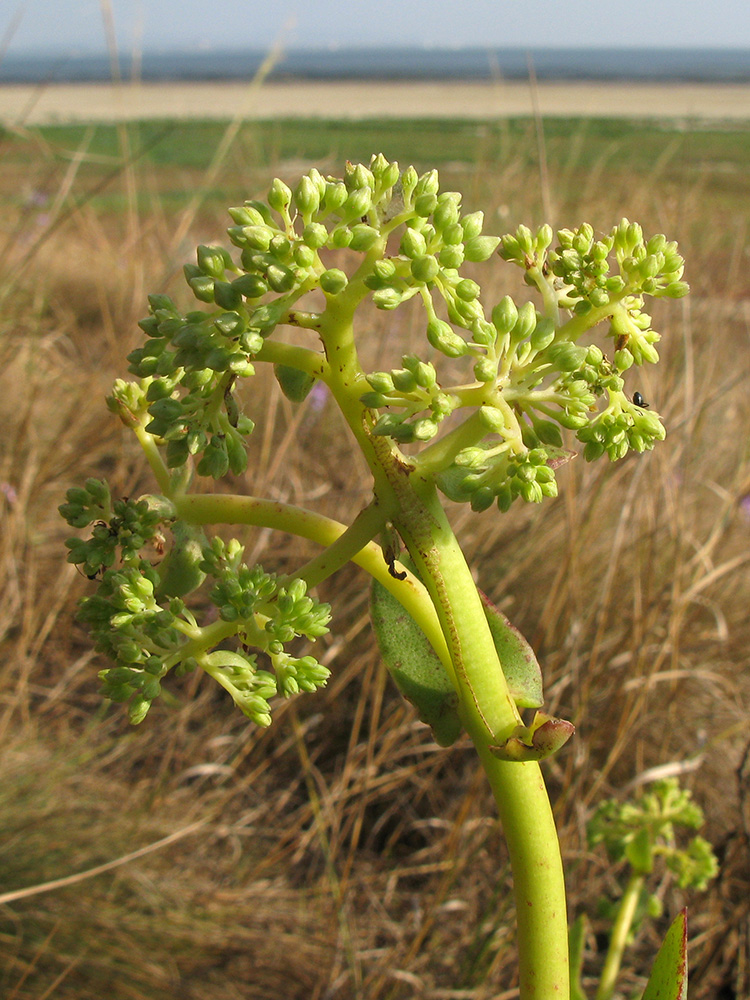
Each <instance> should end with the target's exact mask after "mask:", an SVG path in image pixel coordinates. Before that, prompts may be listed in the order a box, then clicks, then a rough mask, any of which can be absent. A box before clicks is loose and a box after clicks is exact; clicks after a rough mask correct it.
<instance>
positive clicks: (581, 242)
mask: <svg viewBox="0 0 750 1000" xmlns="http://www.w3.org/2000/svg"><path fill="white" fill-rule="evenodd" d="M230 215H231V218H232V222H233V225H232V226H231V227H230V228H229V230H228V234H229V238H230V240H231V243H232V244H233V248H234V249H229V248H225V247H221V246H200V247H199V248H198V251H197V257H196V262H195V263H193V264H188V265H186V266H185V269H184V270H185V278H186V281H187V284H188V286H189V288H190V290H191V292H192V294H193V296H194V297H195V299H197V300H198V303H199V307H198V308H195V309H188V310H187V311H184V310H183V309H181V308H180V307H179V306H178V305H177V304H176V302H175V301H174V300H173V299H172V298H170V297H169V296H167V295H152V296H150V297H149V305H150V313H149V315H148V316H147V317H146V318H145V319H143V320H142V321H141V323H140V326H141V329H142V330H143V332H144V334H145V335H146V339H145V342H144V343H143V345H142V346H141V347H138V348H137V349H136V350H134V351H132V352H131V354H130V355H129V358H128V360H129V364H130V372H131V373H132V374H133V375H134V376H136V379H137V381H124V380H118V381H117V382H116V383H115V386H114V388H113V391H112V394H111V396H110V397H109V398H108V405H109V407H110V408H111V409H112V410H113V411H114V412H116V413H117V414H118V415H119V416H120V418H121V419H122V421H123V422H124V423H125V424H126V425H127V426H129V427H131V428H132V429H133V430H135V431H136V433H137V435H138V436H139V439H140V440H141V443H142V444H144V447H146V448H147V450H148V448H152V449H155V450H157V451H158V452H160V454H161V455H162V456H163V457H162V461H163V466H164V468H165V473H164V477H162V481H161V482H160V487H161V489H162V492H163V493H164V494H165V495H166V500H165V498H164V497H162V498H161V500H160V501H159V502H156V501H154V502H149V501H148V500H143V499H141V500H139V501H130V500H115V501H112V500H111V498H110V496H109V491H108V489H107V487H106V484H101V483H99V482H98V481H96V480H89V482H88V483H87V485H86V487H85V489H74V490H71V491H69V493H68V502H67V503H66V504H63V506H62V507H61V511H62V513H63V515H64V516H65V517H66V519H67V520H68V522H69V523H70V524H71V525H72V526H74V527H76V528H82V527H86V526H88V525H92V526H93V527H92V532H91V537H90V538H89V539H88V540H85V541H84V540H81V539H79V538H76V539H71V540H70V542H69V543H68V544H69V547H70V554H69V559H70V561H72V562H74V563H75V564H77V565H78V566H80V567H81V568H82V570H83V572H84V573H85V574H86V575H87V576H89V577H96V578H97V579H98V580H99V584H98V588H99V589H98V593H97V594H96V595H95V596H94V597H90V598H86V599H85V600H84V601H83V603H82V609H81V617H82V618H83V619H84V620H85V621H87V622H88V623H89V625H90V627H91V628H92V631H93V632H94V635H95V636H96V639H97V643H98V646H99V648H100V649H101V650H102V651H103V652H106V653H107V654H108V655H109V656H111V657H112V658H113V659H114V660H115V661H116V664H117V666H116V667H113V668H111V669H110V670H106V671H104V672H103V674H102V676H103V679H104V692H105V694H106V695H107V696H108V697H110V698H112V699H114V700H117V701H129V703H130V713H131V718H133V719H134V721H138V720H139V719H141V718H143V716H144V715H145V712H146V711H147V709H148V706H149V705H150V703H151V701H152V699H153V697H155V696H156V694H158V693H159V687H160V683H161V680H162V678H163V677H164V675H165V674H166V673H167V672H168V671H169V670H170V669H172V668H175V669H178V670H187V669H190V668H191V667H194V666H195V665H196V664H198V665H200V666H201V667H202V668H203V669H204V670H205V671H206V672H208V673H210V674H211V675H212V676H214V677H215V678H216V679H217V680H218V681H219V683H221V684H222V685H223V686H224V687H225V688H227V690H229V691H230V693H231V694H232V696H233V697H234V699H235V701H237V703H238V704H239V705H240V706H241V707H242V708H243V711H246V712H247V714H249V715H250V716H252V717H253V718H255V719H256V721H258V722H260V723H262V724H267V723H268V721H269V720H270V715H269V712H270V709H269V706H268V699H269V698H270V697H271V696H272V695H274V694H275V693H277V692H280V693H282V694H285V695H288V694H291V693H295V692H296V691H297V690H310V689H313V688H315V687H317V686H318V685H320V684H322V683H324V681H325V677H326V676H327V671H326V670H325V669H324V668H323V667H321V666H320V665H319V664H317V662H316V661H315V660H313V659H312V658H311V657H309V656H303V657H301V658H297V659H295V658H294V657H293V656H291V654H289V653H287V652H286V651H285V649H284V647H285V645H286V644H287V643H288V642H290V641H291V640H292V639H293V638H294V637H296V636H304V637H307V638H308V639H313V638H315V637H316V636H317V635H319V634H321V632H322V631H324V630H325V621H327V615H328V611H327V608H326V606H324V605H318V604H316V603H315V602H314V601H313V600H312V598H310V597H309V596H308V595H307V594H306V593H305V585H304V581H302V580H296V581H295V582H294V583H293V584H291V585H290V587H289V588H288V589H285V587H284V586H283V585H282V583H281V582H280V581H279V580H276V578H274V577H272V576H269V575H267V574H265V573H264V572H263V571H262V570H260V568H258V567H256V568H251V567H248V566H247V565H245V564H244V563H242V561H241V546H239V543H235V542H231V543H228V544H227V547H226V548H224V549H221V548H217V545H218V544H219V543H218V542H217V541H216V539H214V540H213V541H209V540H208V539H207V538H206V536H205V535H203V533H202V532H199V531H197V530H195V529H192V528H190V529H188V528H186V527H185V525H182V524H181V522H179V521H176V520H175V518H174V516H172V517H170V516H169V498H170V496H174V495H175V492H179V491H184V489H185V488H186V484H187V483H188V481H189V479H190V476H191V475H192V472H193V471H195V472H197V474H198V475H199V476H206V477H212V478H214V479H220V478H222V477H224V476H225V475H227V474H229V473H231V474H235V475H241V474H243V473H244V472H245V471H246V468H247V462H248V459H247V449H246V444H247V437H248V435H249V434H250V433H251V432H252V430H253V427H254V424H253V420H252V419H251V418H250V417H249V416H247V415H245V413H243V412H242V399H241V397H242V394H241V393H238V388H239V386H240V385H241V384H242V383H243V381H244V380H246V379H247V378H249V377H250V376H252V375H253V373H254V371H255V365H256V364H257V363H258V362H262V361H271V362H272V363H273V364H274V368H275V373H276V376H277V378H278V380H279V382H280V384H281V387H282V389H283V390H284V392H285V393H286V394H287V395H288V396H289V398H290V399H293V400H295V401H301V400H302V399H304V397H305V396H306V394H307V393H308V392H309V390H310V389H311V387H312V386H313V385H314V384H315V382H316V380H320V381H322V382H323V383H327V382H328V383H329V384H330V373H331V369H330V368H329V366H328V358H327V356H326V351H325V346H326V345H325V340H324V338H323V334H322V333H321V331H322V330H323V329H324V327H326V324H328V326H327V327H326V328H328V329H330V326H331V322H332V320H331V317H333V316H336V315H339V314H342V315H343V313H344V312H345V311H346V309H348V310H349V311H350V313H352V314H353V312H354V311H355V309H356V308H357V307H359V306H360V304H362V303H364V302H366V301H368V300H369V301H371V302H372V304H373V305H374V306H375V307H376V308H378V309H380V310H384V311H386V312H387V311H392V310H394V309H396V308H398V307H399V306H400V305H402V304H403V303H405V302H407V301H409V300H411V299H415V300H416V301H417V302H418V303H420V304H421V307H422V310H423V317H424V319H423V323H424V332H425V347H424V351H423V352H421V353H420V354H406V355H404V356H403V357H401V364H400V367H396V368H393V369H390V370H383V371H371V372H364V373H363V377H362V378H361V384H360V385H359V387H358V389H357V397H356V404H357V405H358V406H359V407H361V425H363V426H366V427H367V428H368V433H369V434H371V435H373V436H375V437H380V438H386V439H388V440H389V442H390V444H391V447H392V448H393V449H395V450H398V451H399V453H400V452H401V449H404V454H403V456H402V457H403V459H404V462H405V464H406V465H407V466H409V467H411V468H414V469H415V470H418V472H419V473H420V475H422V476H423V477H432V479H433V481H434V482H435V483H436V484H437V485H438V487H439V488H440V489H441V490H442V491H443V492H444V494H445V495H446V496H448V497H449V498H450V499H451V500H454V501H459V502H468V503H470V504H471V506H472V508H473V509H474V510H478V511H479V510H485V509H487V508H488V507H490V506H492V505H493V504H495V505H497V506H498V507H499V508H500V509H501V510H507V509H508V508H509V506H510V505H511V503H512V502H513V501H514V499H515V498H516V497H521V498H522V499H523V500H526V501H530V502H540V501H542V500H543V499H544V498H545V497H552V496H555V495H556V493H557V483H556V480H555V469H556V468H557V467H558V466H559V465H560V464H562V463H563V462H565V461H567V459H568V458H569V457H570V456H571V454H572V453H573V451H572V449H573V448H574V443H575V439H577V440H578V441H579V442H580V443H581V444H582V445H583V454H584V457H585V458H586V459H589V460H593V459H595V458H598V457H600V456H601V455H604V454H606V455H607V456H608V457H609V458H610V459H611V460H615V459H619V458H621V457H623V456H624V455H625V454H626V453H627V452H628V451H629V450H634V451H638V452H642V451H645V450H647V449H650V448H652V447H653V445H654V443H655V442H656V441H658V440H661V439H662V438H663V437H664V436H665V431H664V427H663V425H662V423H661V420H660V418H659V415H658V413H656V412H655V411H654V410H652V409H647V408H645V407H644V406H643V405H639V404H638V403H636V402H633V401H632V399H631V398H630V397H629V396H628V395H626V393H625V377H624V376H625V373H626V372H627V371H628V370H629V369H630V368H631V367H633V366H638V365H642V364H644V363H653V362H655V361H657V360H658V353H657V349H656V344H657V342H658V340H659V335H658V333H656V332H655V331H654V330H653V329H652V327H651V319H650V317H649V315H648V314H647V313H646V312H644V303H645V298H646V297H647V296H652V297H661V296H668V297H678V296H681V295H683V294H685V293H686V291H687V285H686V284H685V283H684V281H683V280H682V273H683V261H682V258H681V257H680V255H679V253H678V252H677V247H676V245H675V244H674V243H670V242H668V241H667V240H666V238H665V237H663V236H658V235H657V236H654V237H651V238H650V239H645V238H644V236H643V233H642V231H641V229H640V227H639V226H638V225H636V224H634V223H629V222H628V221H627V220H623V221H622V222H621V223H620V224H619V225H617V226H615V227H614V228H613V229H612V231H611V232H609V233H608V234H605V235H603V236H599V237H598V238H597V237H596V234H595V233H594V231H593V229H592V228H591V226H588V225H582V226H580V227H579V228H578V229H575V230H567V229H564V230H561V231H559V232H558V233H557V234H554V233H553V231H552V229H551V228H550V227H549V226H546V225H545V226H542V227H541V228H539V229H538V230H537V231H536V232H533V231H531V230H530V229H528V228H526V227H525V226H520V227H519V228H518V229H517V230H516V232H515V233H513V234H509V235H506V236H503V237H496V236H491V235H487V234H486V233H485V232H484V217H483V214H482V212H468V213H467V212H464V210H463V207H462V199H461V195H460V194H458V193H457V192H453V191H441V190H440V186H439V179H438V174H437V171H434V170H433V171H429V172H427V173H424V174H422V175H421V176H420V175H418V173H417V171H416V170H415V169H414V168H413V167H408V168H407V169H406V170H403V171H402V170H400V168H399V166H398V164H396V163H390V162H388V161H387V160H386V159H385V158H384V157H383V156H382V155H379V156H376V157H373V159H372V161H371V162H370V164H369V166H365V165H363V164H351V163H347V165H346V169H345V172H344V176H343V177H342V178H334V177H324V176H323V175H322V174H321V173H320V172H319V171H318V170H316V169H312V170H310V171H309V173H307V174H306V175H305V176H303V177H302V178H301V179H300V180H299V182H298V183H297V184H296V186H294V188H290V187H289V186H288V185H287V184H285V183H284V182H283V181H281V180H278V179H277V180H275V181H274V182H273V184H272V185H271V188H270V190H269V192H268V195H267V198H266V200H265V201H261V200H254V201H248V202H246V203H245V204H244V205H243V206H240V207H237V208H232V209H230ZM496 255H499V256H500V257H501V258H502V259H503V260H505V261H507V262H510V263H512V264H514V265H516V266H518V267H520V268H521V269H522V270H523V272H524V277H525V280H526V283H527V284H528V285H529V286H531V288H533V289H534V290H535V292H536V293H537V294H538V299H539V305H538V306H537V305H535V304H534V303H533V302H525V303H521V304H517V303H516V302H514V300H513V299H512V298H511V297H510V296H505V297H504V298H501V299H500V301H497V302H490V303H489V304H487V303H485V302H483V300H482V289H481V287H480V285H479V283H478V282H477V280H476V276H477V274H478V273H479V268H478V267H476V266H475V265H480V264H482V263H484V262H486V261H488V260H489V259H490V258H492V257H495V256H496ZM466 265H470V266H471V269H472V274H471V276H470V275H468V274H466V273H465V272H466ZM309 293H316V294H317V297H318V299H319V300H321V299H322V301H323V303H324V305H323V307H322V308H321V309H319V310H318V311H314V310H310V309H309V308H308V307H307V306H306V305H305V302H308V301H310V299H309V298H307V299H306V298H305V297H307V296H309ZM313 298H314V297H313ZM301 300H304V301H301ZM361 322H362V321H361V320H360V318H359V315H357V316H356V317H355V319H354V331H355V337H356V335H357V332H358V325H359V324H360V323H361ZM280 327H288V328H296V329H304V330H307V331H313V332H315V331H318V332H319V333H320V335H321V339H323V340H324V342H323V348H324V349H323V350H320V351H317V350H315V351H313V350H308V349H307V348H301V347H300V348H289V347H288V345H277V347H276V350H275V351H274V350H271V349H270V348H269V343H270V341H271V340H272V336H273V334H274V332H275V331H276V330H277V329H278V328H280ZM594 328H601V329H602V331H603V332H604V331H606V333H607V336H608V337H609V340H610V341H611V345H610V346H607V345H603V346H599V345H597V344H593V343H591V342H590V340H589V342H588V343H584V342H582V341H583V340H584V339H585V335H586V334H588V333H590V331H592V330H593V329H594ZM635 398H637V399H640V396H639V395H638V394H636V396H635ZM641 402H642V400H641ZM461 411H463V412H461ZM448 418H450V419H448ZM152 464H153V463H152ZM165 479H166V480H168V482H166V481H165ZM165 511H166V513H165ZM165 536H169V537H171V538H172V539H173V541H172V543H171V545H168V546H167V548H168V549H169V552H168V555H167V556H166V558H161V557H160V555H159V551H158V550H159V548H160V547H162V548H163V547H164V543H165ZM206 577H208V578H210V579H213V581H214V585H213V589H211V590H210V601H211V602H212V604H213V605H214V607H215V608H216V609H217V610H218V615H219V618H218V621H215V622H212V623H211V624H209V625H205V626H203V627H200V626H198V624H197V623H196V620H195V618H194V617H193V615H192V613H191V612H190V611H189V610H188V608H187V606H186V604H185V599H186V598H187V597H188V596H189V595H190V594H191V593H192V592H193V591H195V590H197V588H198V587H200V586H202V585H203V582H204V580H205V578H206ZM232 641H233V642H234V645H233V646H232V648H231V649H230V648H228V644H231V642H232ZM210 643H213V647H210ZM217 646H218V648H216V647H217ZM246 647H251V648H253V649H257V650H259V651H260V652H261V653H262V654H263V655H264V656H265V658H266V661H268V662H267V665H269V666H270V668H271V669H270V670H265V669H264V670H261V669H260V668H259V667H258V664H257V660H256V654H254V653H249V652H248V651H247V649H246Z"/></svg>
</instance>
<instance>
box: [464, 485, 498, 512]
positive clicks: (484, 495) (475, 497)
mask: <svg viewBox="0 0 750 1000" xmlns="http://www.w3.org/2000/svg"><path fill="white" fill-rule="evenodd" d="M494 502H495V492H494V490H492V489H491V488H490V487H489V486H480V487H479V489H478V490H474V492H473V493H472V494H471V500H470V503H471V509H472V510H473V511H476V512H477V513H480V512H481V511H483V510H487V509H488V508H489V507H491V506H492V504H493V503H494Z"/></svg>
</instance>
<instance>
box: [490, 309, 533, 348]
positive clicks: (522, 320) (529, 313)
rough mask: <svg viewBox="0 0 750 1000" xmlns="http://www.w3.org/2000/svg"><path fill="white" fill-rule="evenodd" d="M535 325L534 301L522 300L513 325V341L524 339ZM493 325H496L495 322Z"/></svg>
mask: <svg viewBox="0 0 750 1000" xmlns="http://www.w3.org/2000/svg"><path fill="white" fill-rule="evenodd" d="M501 305H502V303H501ZM536 325H537V322H536V309H535V308H534V303H533V302H524V304H523V305H522V306H521V308H520V309H519V310H518V319H517V320H516V322H515V324H514V326H513V330H512V337H513V341H514V342H515V343H519V342H520V341H522V340H525V339H526V338H527V337H528V336H530V335H531V332H532V330H534V329H535V328H536ZM495 326H497V323H495Z"/></svg>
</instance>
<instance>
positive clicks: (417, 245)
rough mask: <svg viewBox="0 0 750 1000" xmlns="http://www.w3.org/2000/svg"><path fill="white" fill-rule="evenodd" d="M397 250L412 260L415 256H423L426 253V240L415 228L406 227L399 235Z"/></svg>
mask: <svg viewBox="0 0 750 1000" xmlns="http://www.w3.org/2000/svg"><path fill="white" fill-rule="evenodd" d="M399 252H400V253H402V254H403V256H404V257H409V258H411V259H412V260H413V259H414V258H415V257H423V256H424V255H425V254H426V253H427V241H426V240H425V238H424V236H423V235H422V234H421V233H420V232H417V230H416V229H407V230H405V232H404V235H403V236H402V237H401V246H400V247H399Z"/></svg>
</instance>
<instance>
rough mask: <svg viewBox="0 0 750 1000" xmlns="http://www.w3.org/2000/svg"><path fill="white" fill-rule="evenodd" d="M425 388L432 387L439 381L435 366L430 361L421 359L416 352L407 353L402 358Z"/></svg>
mask: <svg viewBox="0 0 750 1000" xmlns="http://www.w3.org/2000/svg"><path fill="white" fill-rule="evenodd" d="M401 360H402V362H403V365H404V368H408V369H409V371H410V372H411V373H412V374H413V375H414V378H415V379H416V380H417V385H420V386H421V387H422V388H423V389H431V388H432V387H433V386H434V385H435V384H436V382H437V373H436V372H435V368H434V366H433V365H431V364H430V363H429V362H425V361H421V360H420V359H419V358H418V357H417V355H416V354H405V355H404V356H403V358H402V359H401Z"/></svg>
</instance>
